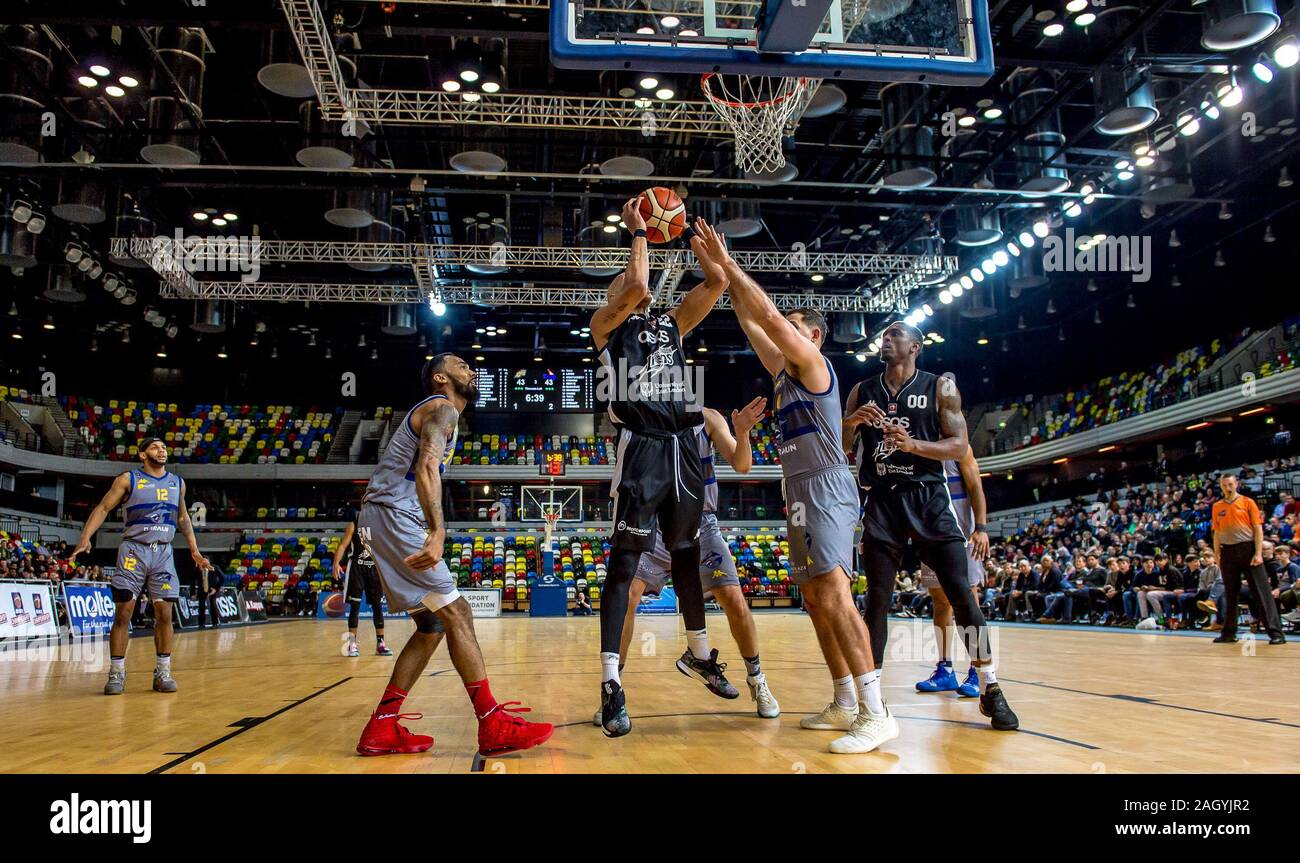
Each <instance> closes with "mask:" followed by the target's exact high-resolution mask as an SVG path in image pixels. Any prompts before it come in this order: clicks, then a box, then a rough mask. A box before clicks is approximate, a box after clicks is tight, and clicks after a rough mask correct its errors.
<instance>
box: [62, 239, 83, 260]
mask: <svg viewBox="0 0 1300 863" xmlns="http://www.w3.org/2000/svg"><path fill="white" fill-rule="evenodd" d="M83 254H85V252H83V251H82V249H81V246H79V245H77V244H76V243H72V242H69V243H68V244H67V245H66V246H64V247H63V260H65V261H67V262H68V263H69V264H75V263H76V262H77V261H80V260H81V256H82V255H83Z"/></svg>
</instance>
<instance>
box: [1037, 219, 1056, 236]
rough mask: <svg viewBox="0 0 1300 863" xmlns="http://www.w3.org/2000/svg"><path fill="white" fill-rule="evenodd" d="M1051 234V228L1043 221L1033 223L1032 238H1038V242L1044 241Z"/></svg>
mask: <svg viewBox="0 0 1300 863" xmlns="http://www.w3.org/2000/svg"><path fill="white" fill-rule="evenodd" d="M1051 232H1052V228H1051V226H1050V225H1048V224H1047V221H1046V220H1045V219H1040V220H1038V221H1037V222H1034V236H1035V237H1038V238H1039V239H1040V240H1041V239H1045V238H1046V237H1047V235H1048V234H1050V233H1051Z"/></svg>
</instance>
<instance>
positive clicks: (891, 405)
mask: <svg viewBox="0 0 1300 863" xmlns="http://www.w3.org/2000/svg"><path fill="white" fill-rule="evenodd" d="M889 412H890V413H891V414H896V413H898V402H890V403H889Z"/></svg>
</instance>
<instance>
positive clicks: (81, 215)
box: [50, 96, 116, 225]
mask: <svg viewBox="0 0 1300 863" xmlns="http://www.w3.org/2000/svg"><path fill="white" fill-rule="evenodd" d="M66 104H67V108H68V113H70V114H72V115H73V116H74V117H76V118H77V120H78V121H79V122H80V123H81V125H82V128H83V129H84V130H85V131H87V132H88V133H89V134H90V136H91V137H93V138H94V139H95V140H96V141H98V142H103V144H104V146H108V142H109V139H110V129H111V127H112V126H114V125H115V123H116V121H115V119H114V117H113V114H112V112H111V111H110V110H109V108H108V106H107V105H106V104H105V102H104V100H103V99H102V98H100V97H98V96H85V97H82V98H79V99H71V100H68V102H67V103H66ZM65 146H66V147H67V148H68V149H69V150H72V149H74V148H75V149H76V151H77V152H76V153H75V154H74V153H72V152H69V153H68V155H69V156H70V157H71V158H72V159H73V161H78V162H79V161H82V157H84V155H85V153H84V152H81V149H80V148H81V145H80V144H79V143H76V142H74V141H73V140H71V139H70V138H66V139H65ZM109 161H112V159H111V157H110V158H109ZM108 198H109V187H108V182H107V180H106V179H105V178H104V176H103V174H102V172H90V171H79V172H77V173H76V174H75V175H72V176H68V177H64V178H63V179H62V180H60V181H59V188H58V192H57V194H56V195H55V201H56V203H55V204H54V205H53V206H52V207H51V208H50V212H52V213H54V215H56V216H58V217H59V218H60V219H63V220H64V221H65V222H72V223H73V224H76V225H98V224H100V223H101V222H103V221H104V220H106V219H107V218H108Z"/></svg>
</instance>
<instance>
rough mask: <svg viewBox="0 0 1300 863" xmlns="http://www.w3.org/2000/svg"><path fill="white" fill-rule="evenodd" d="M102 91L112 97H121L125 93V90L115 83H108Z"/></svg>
mask: <svg viewBox="0 0 1300 863" xmlns="http://www.w3.org/2000/svg"><path fill="white" fill-rule="evenodd" d="M104 92H105V93H107V94H108V95H110V96H112V97H113V98H114V99H121V98H122V97H123V96H125V95H126V91H125V90H123V89H122V88H121V87H119V86H117V85H116V84H109V85H108V86H107V87H105V88H104Z"/></svg>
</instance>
